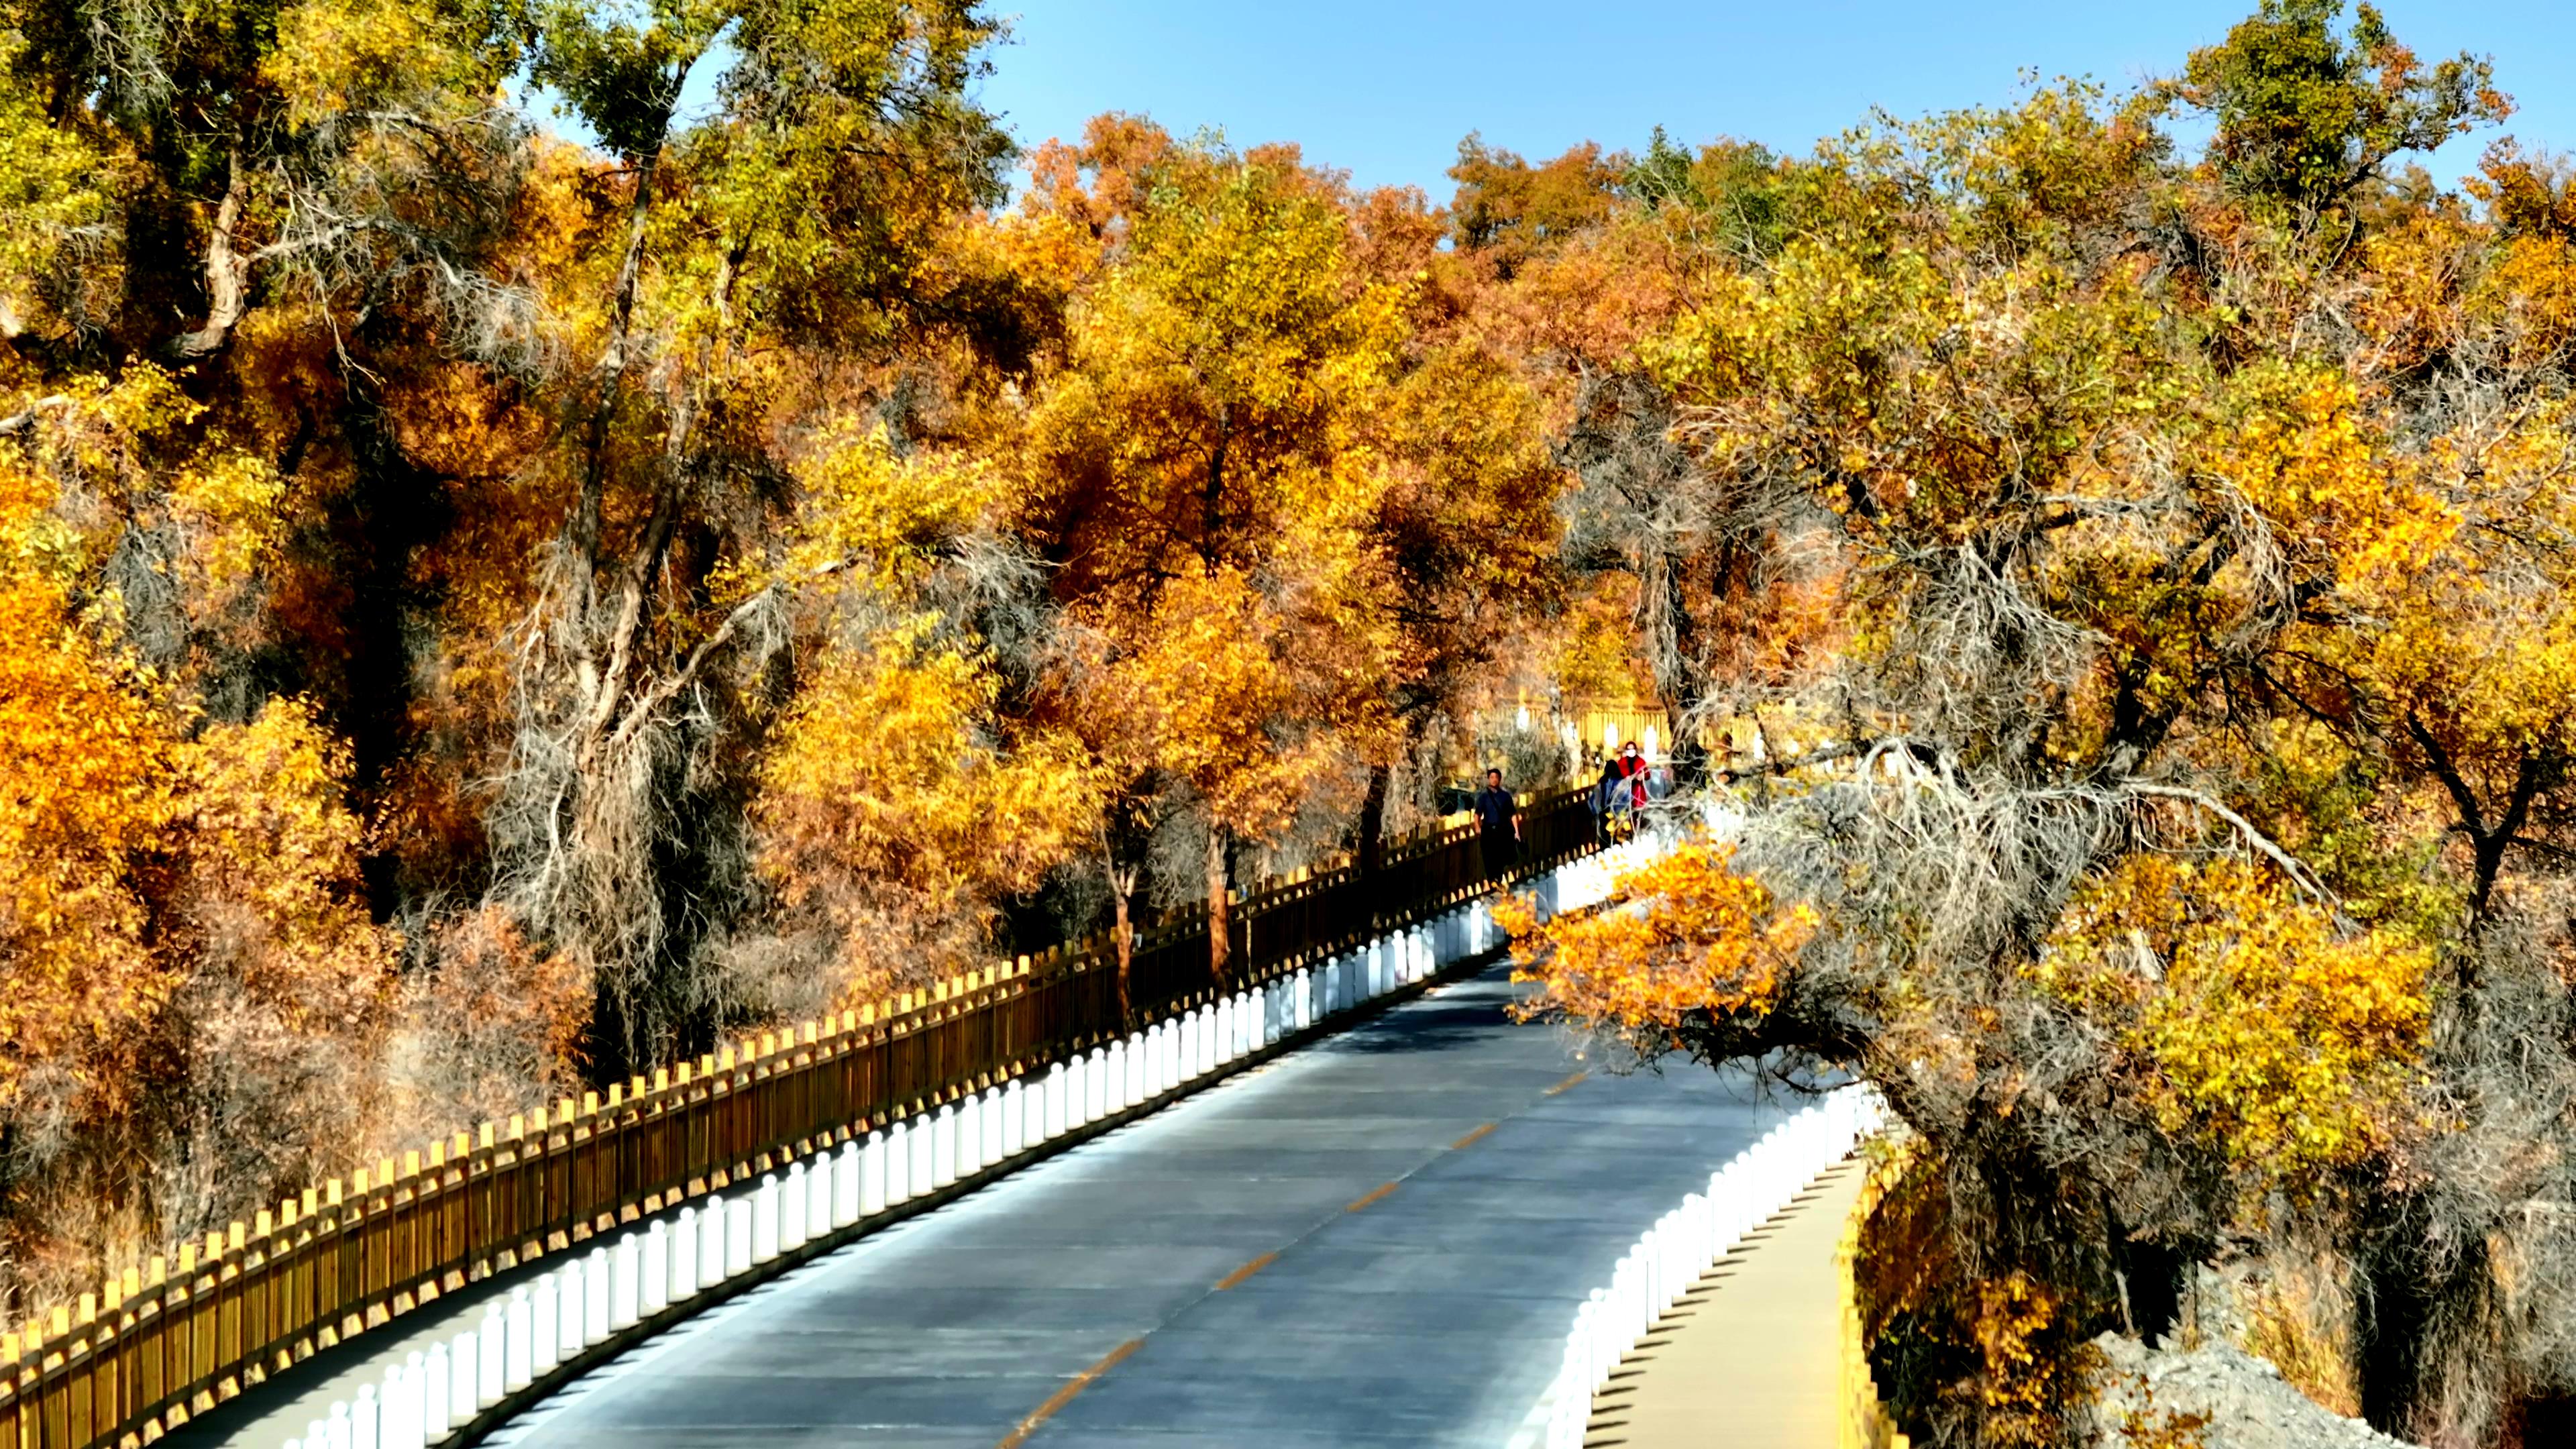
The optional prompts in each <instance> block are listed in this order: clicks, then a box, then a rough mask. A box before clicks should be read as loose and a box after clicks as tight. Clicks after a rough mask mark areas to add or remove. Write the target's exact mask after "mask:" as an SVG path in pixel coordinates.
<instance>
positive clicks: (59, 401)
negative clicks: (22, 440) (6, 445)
mask: <svg viewBox="0 0 2576 1449" xmlns="http://www.w3.org/2000/svg"><path fill="white" fill-rule="evenodd" d="M71 405H72V400H71V399H70V398H69V397H67V396H65V395H64V394H62V393H58V392H57V393H48V394H46V395H45V396H43V397H40V398H38V399H36V400H35V401H34V402H31V403H29V404H27V405H26V406H25V407H23V408H20V409H19V410H18V411H16V412H14V413H11V414H10V415H9V416H7V417H5V418H0V438H5V437H7V436H9V435H10V434H11V433H23V432H25V431H27V430H28V429H29V428H32V427H34V426H35V425H36V414H38V413H40V412H51V411H53V410H54V409H55V408H67V407H70V406H71Z"/></svg>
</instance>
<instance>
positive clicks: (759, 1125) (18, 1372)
mask: <svg viewBox="0 0 2576 1449" xmlns="http://www.w3.org/2000/svg"><path fill="white" fill-rule="evenodd" d="M1592 827H1593V821H1592V816H1591V814H1590V810H1589V804H1588V798H1587V795H1586V793H1585V792H1583V791H1580V790H1578V791H1572V792H1569V793H1566V794H1563V795H1559V796H1554V797H1551V798H1549V799H1546V800H1543V801H1536V802H1532V803H1531V804H1530V805H1529V806H1528V808H1527V810H1526V812H1525V815H1524V820H1523V832H1524V843H1523V846H1522V849H1521V853H1520V854H1521V859H1520V864H1519V866H1518V867H1517V869H1516V870H1514V871H1512V872H1509V873H1510V874H1515V875H1517V874H1525V873H1528V872H1531V871H1536V870H1539V869H1544V868H1547V867H1549V866H1553V865H1554V864H1556V863H1558V862H1559V861H1562V860H1564V859H1566V858H1569V857H1571V856H1573V855H1576V854H1579V853H1581V852H1583V851H1585V850H1587V849H1589V848H1591V845H1592V843H1593V842H1592ZM1494 883H1495V879H1494V877H1493V876H1492V875H1489V873H1488V871H1487V868H1486V862H1484V861H1483V860H1482V859H1481V856H1480V852H1479V849H1478V844H1477V840H1476V836H1475V832H1474V830H1473V829H1472V827H1458V828H1453V829H1449V830H1445V831H1441V832H1437V833H1434V834H1431V835H1428V836H1426V837H1423V838H1421V839H1418V840H1416V841H1413V842H1410V843H1408V844H1407V845H1406V846H1404V847H1403V848H1400V849H1398V850H1396V851H1393V852H1391V853H1390V858H1389V859H1388V860H1387V862H1386V863H1385V865H1384V866H1383V868H1382V869H1381V870H1380V871H1378V872H1377V873H1376V874H1375V875H1373V876H1370V877H1367V878H1362V877H1361V876H1360V875H1359V874H1358V873H1357V871H1356V870H1355V869H1350V868H1345V869H1341V870H1336V871H1331V872H1326V873H1323V874H1320V875H1316V876H1314V877H1312V878H1309V879H1304V880H1299V881H1295V882H1292V883H1290V884H1287V885H1284V886H1281V887H1279V888H1276V889H1274V890H1270V891H1266V892H1263V893H1261V894H1259V895H1256V896H1254V897H1252V898H1251V899H1249V900H1246V901H1245V902H1243V903H1242V904H1241V905H1240V906H1237V907H1235V908H1234V910H1233V911H1232V912H1231V915H1232V920H1231V922H1230V924H1229V930H1230V931H1234V932H1239V933H1240V934H1239V935H1238V936H1236V938H1235V939H1234V940H1233V941H1232V942H1231V943H1230V944H1231V950H1230V953H1229V954H1230V957H1231V964H1230V966H1229V968H1228V981H1227V983H1226V989H1227V990H1229V991H1231V990H1237V989H1241V988H1243V987H1246V986H1250V985H1255V984H1258V983H1261V982H1266V981H1269V980H1271V979H1273V978H1276V977H1278V976H1281V975H1285V974H1289V973H1292V972H1294V971H1295V970H1296V969H1297V968H1298V967H1299V966H1301V965H1304V964H1306V963H1308V962H1310V961H1313V960H1316V959H1318V958H1320V957H1323V956H1327V955H1331V954H1333V953H1335V952H1338V951H1341V950H1344V949H1347V948H1349V947H1351V946H1354V945H1357V944H1359V943H1361V942H1364V941H1366V940H1368V939H1369V938H1371V937H1372V936H1374V935H1376V934H1378V933H1380V932H1382V931H1384V930H1387V929H1391V928H1394V927H1397V926H1400V925H1403V924H1406V923H1408V922H1410V921H1412V920H1417V919H1420V918H1422V917H1424V916H1427V915H1431V914H1435V913H1437V912H1439V911H1441V910H1444V909H1447V908H1448V907H1450V906H1453V905H1456V904H1458V903H1460V902H1462V901H1465V900H1467V899H1469V898H1471V897H1473V896H1475V895H1477V894H1478V893H1480V892H1482V891H1484V890H1486V889H1488V888H1490V887H1491V886H1492V885H1493V884H1494ZM1207 929H1208V928H1207V914H1206V910H1205V908H1204V907H1200V908H1198V909H1195V910H1192V911H1187V912H1183V913H1181V914H1179V915H1178V916H1176V917H1174V918H1171V919H1167V920H1166V921H1164V922H1162V923H1160V924H1159V925H1157V926H1156V927H1155V928H1153V929H1152V930H1150V931H1148V932H1147V933H1145V935H1144V938H1143V939H1142V940H1141V941H1140V942H1139V944H1138V948H1137V950H1136V952H1135V954H1134V957H1133V962H1132V967H1131V971H1130V993H1131V996H1130V1000H1131V1004H1132V1007H1133V1010H1134V1013H1135V1019H1134V1021H1133V1022H1132V1023H1130V1022H1122V1021H1121V1020H1120V1019H1119V1012H1118V996H1117V982H1116V967H1115V960H1114V956H1113V955H1112V954H1111V952H1110V951H1109V950H1108V949H1107V948H1106V946H1105V945H1103V944H1091V945H1087V946H1085V947H1082V948H1076V949H1064V948H1059V949H1057V950H1053V951H1049V952H1047V953H1045V954H1044V955H1041V956H1038V957H1036V958H1030V957H1022V958H1020V959H1019V960H1018V961H1017V962H1016V963H1013V964H1011V965H1007V966H993V967H987V968H984V969H982V970H980V971H975V972H969V973H967V974H965V975H962V976H958V977H954V978H951V979H949V980H946V981H942V982H940V983H938V984H937V985H936V986H934V987H933V988H932V989H930V990H928V991H924V992H917V993H907V994H905V995H903V996H901V997H898V998H896V999H895V1000H893V1001H889V1002H886V1003H884V1004H883V1005H880V1006H874V1007H866V1008H862V1009H860V1010H857V1011H847V1012H843V1013H841V1014H840V1015H839V1016H837V1017H833V1018H827V1019H825V1020H823V1021H819V1022H806V1023H804V1024H802V1025H801V1026H799V1027H797V1028H794V1029H792V1030H787V1031H777V1032H762V1033H761V1034H760V1035H759V1037H758V1038H757V1039H752V1040H745V1041H743V1042H742V1043H740V1044H739V1045H737V1046H728V1047H726V1048H725V1049H723V1050H722V1051H720V1052H716V1053H711V1054H709V1055H707V1056H704V1057H701V1058H699V1059H698V1060H697V1061H696V1062H694V1063H691V1062H683V1063H681V1064H679V1066H678V1067H677V1068H676V1069H675V1070H657V1071H656V1072H654V1074H653V1078H652V1080H651V1081H650V1082H649V1083H648V1082H646V1081H645V1080H644V1079H643V1078H641V1077H638V1078H636V1079H635V1080H633V1081H632V1082H630V1083H626V1084H623V1085H618V1086H612V1087H610V1088H609V1089H608V1094H607V1098H606V1100H605V1101H603V1100H601V1099H600V1098H599V1096H598V1095H597V1094H595V1093H586V1094H584V1096H583V1098H582V1100H581V1102H580V1103H579V1104H578V1105H576V1104H575V1103H573V1102H572V1101H570V1100H566V1101H564V1102H562V1103H560V1104H559V1105H558V1106H557V1107H555V1108H553V1109H551V1110H548V1109H543V1108H540V1109H539V1110H538V1111H536V1112H535V1113H534V1114H532V1115H527V1116H513V1117H512V1118H511V1119H510V1120H509V1121H508V1122H507V1123H506V1124H496V1123H491V1122H486V1123H484V1124H482V1127H481V1128H480V1130H479V1131H476V1132H472V1133H467V1132H458V1133H456V1134H454V1135H453V1136H452V1137H450V1138H447V1139H444V1140H441V1141H436V1142H432V1143H430V1144H429V1145H428V1146H427V1147H426V1148H424V1149H421V1150H418V1151H411V1152H406V1153H404V1154H403V1155H402V1159H401V1161H400V1163H399V1164H397V1163H396V1162H395V1161H394V1160H393V1159H391V1158H387V1159H384V1160H383V1161H380V1162H378V1163H377V1164H376V1165H375V1166H374V1167H372V1168H360V1169H358V1170H357V1171H356V1172H355V1173H353V1174H352V1175H351V1176H350V1178H349V1179H348V1180H346V1181H345V1182H344V1181H343V1180H341V1179H339V1178H333V1179H331V1180H330V1181H328V1182H326V1183H324V1184H322V1185H321V1186H319V1187H313V1188H306V1189H305V1190H304V1191H303V1192H302V1193H301V1194H299V1195H297V1196H293V1197H289V1198H286V1199H285V1200H283V1201H281V1202H280V1203H279V1204H278V1205H277V1206H276V1208H274V1209H273V1210H272V1209H263V1210H261V1211H260V1212H259V1213H258V1214H257V1215H256V1218H255V1220H254V1221H252V1222H250V1223H241V1222H235V1223H233V1224H232V1225H231V1228H230V1230H229V1231H227V1232H222V1233H214V1234H210V1235H208V1237H207V1238H206V1240H205V1242H204V1243H203V1244H202V1245H200V1244H194V1243H191V1244H187V1245H184V1246H182V1247H181V1248H180V1249H179V1253H178V1261H177V1262H176V1263H175V1264H173V1263H170V1262H168V1261H167V1260H166V1259H164V1258H158V1257H156V1258H154V1259H153V1260H152V1262H151V1266H150V1267H149V1269H148V1270H145V1271H140V1272H138V1271H135V1270H131V1269H129V1270H127V1272H126V1273H125V1274H124V1275H123V1276H122V1277H121V1278H119V1279H116V1280H112V1281H110V1282H109V1283H107V1284H106V1285H105V1286H104V1288H103V1289H102V1291H100V1292H97V1293H84V1294H82V1295H81V1297H80V1301H79V1303H78V1304H77V1305H72V1306H65V1307H58V1308H55V1309H53V1310H52V1311H51V1313H49V1314H45V1315H41V1316H39V1317H38V1318H37V1319H35V1320H33V1321H31V1322H29V1323H27V1324H26V1325H24V1326H23V1328H22V1329H21V1330H20V1331H18V1332H15V1333H7V1334H0V1449H93V1446H106V1445H120V1446H122V1445H135V1444H142V1443H149V1442H151V1441H152V1440H154V1439H156V1438H158V1437H160V1435H161V1434H162V1433H164V1432H166V1431H167V1430H168V1429H170V1428H173V1427H175V1426H177V1425H178V1424H180V1423H183V1422H185V1421H186V1419H187V1418H188V1417H189V1416H190V1415H191V1414H193V1413H196V1412H201V1411H202V1410H204V1409H206V1408H208V1407H211V1406H212V1405H213V1404H215V1403H217V1402H220V1401H222V1400H225V1399H229V1398H232V1397H234V1396H236V1395H238V1394H241V1393H244V1392H247V1391H250V1390H252V1389H254V1388H255V1387H256V1386H257V1385H258V1384H260V1383H261V1382H262V1381H264V1380H265V1379H266V1378H267V1376H268V1375H269V1374H271V1373H273V1372H275V1371H277V1370H279V1369H281V1368H284V1367H286V1366H288V1365H291V1364H293V1363H295V1362H296V1361H298V1360H300V1359H303V1358H305V1357H307V1356H309V1355H311V1354H313V1353H316V1352H318V1351H320V1350H322V1349H325V1348H328V1347H330V1346H332V1345H334V1344H336V1343H338V1342H340V1341H341V1340H342V1339H344V1338H347V1337H349V1336H350V1335H352V1334H356V1333H360V1332H363V1331H364V1330H366V1329H368V1328H372V1327H374V1326H376V1325H378V1324H381V1323H384V1322H387V1321H388V1320H390V1319H392V1318H395V1317H397V1316H400V1315H402V1314H404V1313H407V1312H410V1311H412V1310H413V1309H415V1308H417V1307H420V1306H421V1305H423V1304H427V1303H430V1302H433V1301H435V1300H436V1299H437V1298H438V1297H439V1296H440V1295H441V1294H444V1293H449V1292H453V1291H455V1290H457V1289H459V1288H462V1287H464V1286H465V1285H466V1284H468V1283H471V1282H476V1281H479V1280H481V1279H484V1278H488V1277H490V1276H491V1275H493V1274H495V1273H500V1272H506V1271H508V1270H510V1269H512V1268H515V1267H517V1266H518V1265H520V1264H522V1263H525V1262H528V1261H529V1260H531V1259H534V1258H537V1257H540V1256H542V1255H544V1254H546V1253H549V1252H557V1251H561V1250H564V1249H567V1248H570V1247H572V1246H573V1245H575V1244H578V1243H583V1242H585V1241H586V1240H588V1239H589V1238H591V1237H592V1236H594V1235H596V1234H598V1233H602V1232H606V1231H609V1230H611V1229H613V1228H615V1227H616V1226H617V1225H618V1224H620V1223H622V1222H629V1221H632V1220H634V1219H636V1218H638V1217H641V1216H643V1215H645V1214H648V1213H654V1212H658V1211H660V1210H661V1209H663V1208H666V1207H669V1206H672V1205H673V1204H676V1203H678V1202H680V1201H682V1200H684V1199H686V1198H689V1197H692V1196H694V1195H697V1194H700V1193H704V1192H708V1191H711V1190H717V1189H721V1188H723V1187H725V1186H726V1185H727V1184H729V1183H734V1182H739V1181H741V1180H743V1179H744V1178H745V1177H746V1176H757V1174H759V1173H761V1172H763V1171H766V1170H768V1169H770V1168H772V1167H774V1166H776V1165H778V1164H779V1163H780V1162H782V1161H784V1160H785V1159H787V1158H789V1157H793V1156H798V1155H802V1154H803V1153H806V1152H810V1151H813V1150H816V1149H818V1148H821V1147H823V1146H826V1145H828V1144H830V1143H832V1142H836V1141H840V1140H843V1139H846V1138H848V1137H850V1136H853V1135H857V1136H864V1135H865V1134H866V1133H867V1132H868V1131H870V1130H871V1129H873V1128H875V1127H878V1126H880V1125H882V1124H884V1123H886V1122H888V1121H890V1120H892V1119H893V1118H896V1117H899V1116H903V1115H905V1114H907V1113H912V1112H920V1111H924V1110H932V1109H935V1108H936V1107H937V1106H938V1105H939V1104H940V1103H942V1102H947V1101H951V1100H954V1099H956V1098H958V1097H961V1096H963V1095H965V1094H967V1093H969V1092H976V1091H981V1090H982V1089H983V1088H985V1087H987V1086H991V1085H995V1084H998V1083H1001V1082H1004V1081H1007V1080H1009V1079H1010V1078H1012V1077H1014V1076H1017V1075H1020V1074H1023V1073H1026V1072H1030V1071H1033V1070H1035V1069H1037V1068H1039V1067H1042V1066H1044V1065H1045V1064H1046V1063H1048V1062H1050V1061H1053V1060H1056V1059H1058V1058H1061V1057H1063V1056H1065V1055H1067V1054H1069V1053H1071V1052H1074V1051H1078V1050H1083V1049H1086V1048H1088V1047H1090V1046H1092V1045H1094V1044H1096V1043H1099V1042H1103V1041H1106V1040H1108V1039H1109V1038H1111V1037H1113V1036H1119V1035H1123V1034H1124V1033H1125V1032H1126V1031H1128V1030H1131V1029H1134V1028H1136V1027H1142V1026H1143V1025H1145V1024H1147V1023H1150V1022H1152V1021H1155V1020H1158V1019H1163V1018H1167V1017H1170V1016H1173V1015H1175V1014H1178V1013H1181V1012H1186V1011H1189V1010H1191V1009H1192V1008H1194V1007H1196V1006H1198V1005H1200V1004H1201V1003H1203V1002H1205V1001H1208V1000H1212V999H1214V997H1215V996H1216V995H1217V985H1216V983H1214V982H1213V981H1211V980H1210V979H1209V975H1208V956H1209V951H1208V945H1209V943H1208V937H1207Z"/></svg>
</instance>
